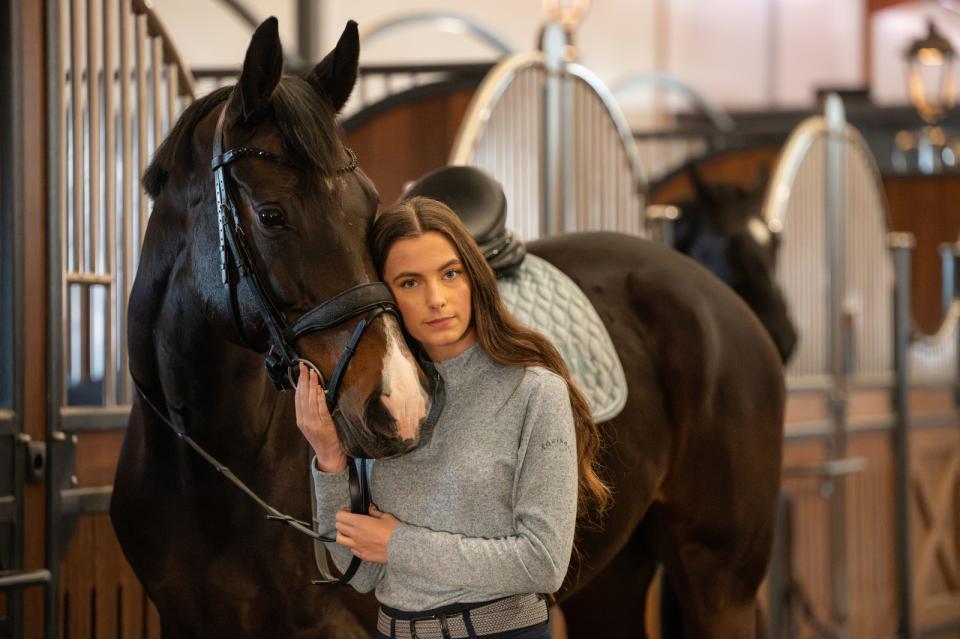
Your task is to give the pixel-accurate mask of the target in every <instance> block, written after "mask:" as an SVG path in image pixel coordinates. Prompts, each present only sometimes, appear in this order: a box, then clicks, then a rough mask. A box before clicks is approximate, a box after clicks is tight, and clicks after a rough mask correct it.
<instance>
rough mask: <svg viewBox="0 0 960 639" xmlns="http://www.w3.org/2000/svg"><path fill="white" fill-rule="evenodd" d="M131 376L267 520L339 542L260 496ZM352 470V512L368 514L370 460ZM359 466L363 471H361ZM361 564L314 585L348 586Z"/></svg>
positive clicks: (174, 427)
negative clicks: (171, 416)
mask: <svg viewBox="0 0 960 639" xmlns="http://www.w3.org/2000/svg"><path fill="white" fill-rule="evenodd" d="M130 377H131V378H132V379H133V385H134V387H135V388H136V389H137V394H138V395H140V398H141V399H143V401H144V402H146V404H147V406H149V407H150V409H151V410H152V411H153V413H154V414H155V415H156V416H157V417H159V418H160V420H161V421H162V422H163V423H164V424H166V425H167V426H169V427H170V430H172V431H173V432H174V434H175V435H176V436H177V437H178V438H180V440H181V441H183V442H184V443H186V444H187V446H189V447H190V448H191V449H193V451H194V452H196V453H197V454H198V455H200V457H201V458H203V460H204V461H206V462H207V463H208V464H210V465H211V466H213V468H214V470H216V471H217V472H218V473H220V474H221V475H223V476H224V477H225V478H226V479H227V481H229V482H230V483H231V484H233V485H234V486H236V487H237V488H239V489H240V492H242V493H243V494H245V495H246V496H247V497H249V498H250V499H251V500H252V501H253V502H254V503H255V504H256V505H257V506H259V507H260V509H261V510H263V511H264V512H265V513H266V518H267V519H268V520H271V521H279V522H281V523H284V524H287V525H288V526H290V527H291V528H293V529H294V530H296V531H297V532H298V533H300V534H302V535H306V536H307V537H310V538H311V539H313V540H314V541H320V542H325V543H336V541H337V539H336V537H327V536H326V535H321V534H320V533H318V532H317V531H315V530H314V529H313V526H312V525H311V524H309V523H307V522H305V521H301V520H299V519H297V518H296V517H292V516H290V515H285V514H283V513H282V512H280V511H279V510H277V509H276V508H274V507H273V506H271V505H270V504H268V503H267V502H266V501H264V500H263V498H262V497H260V495H258V494H257V493H256V492H254V491H253V489H252V488H250V487H249V486H247V485H246V484H245V483H243V481H241V480H240V478H239V477H237V476H236V475H235V474H234V472H233V471H232V470H230V469H229V468H228V467H227V466H225V465H224V464H222V463H220V461H219V460H218V459H217V458H216V457H214V456H213V455H211V454H210V453H208V452H207V451H206V450H205V449H204V448H203V446H201V445H200V444H198V443H197V442H196V440H194V439H193V438H192V437H190V436H189V435H187V433H186V432H184V431H183V429H182V428H179V427H178V426H177V425H176V424H174V423H173V420H172V419H171V418H170V417H169V416H168V415H165V414H164V413H163V412H162V411H161V410H160V409H159V408H158V407H157V405H156V404H155V403H154V402H153V401H152V400H151V399H150V397H149V396H148V395H147V393H146V391H145V390H144V389H143V386H142V385H141V384H140V380H138V379H137V378H136V377H135V376H134V375H133V373H132V372H131V373H130ZM347 467H348V468H349V478H350V510H351V512H354V513H358V512H366V511H365V510H361V509H363V508H365V507H366V508H369V505H370V487H369V483H368V481H367V472H366V470H367V460H366V459H358V460H355V459H350V460H349V461H348V463H347ZM358 467H359V468H358ZM359 565H360V560H359V559H357V558H356V557H354V558H353V560H351V562H350V566H349V567H348V568H347V571H346V572H345V573H343V575H342V576H341V577H340V578H339V579H338V578H334V577H331V576H329V574H328V575H325V578H324V579H320V580H314V581H311V583H313V584H317V585H326V584H338V585H346V584H347V583H348V582H349V581H350V579H351V578H353V575H354V574H355V573H356V571H357V568H358V567H359Z"/></svg>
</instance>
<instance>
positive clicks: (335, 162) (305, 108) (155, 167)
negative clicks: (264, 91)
mask: <svg viewBox="0 0 960 639" xmlns="http://www.w3.org/2000/svg"><path fill="white" fill-rule="evenodd" d="M232 91H233V87H232V86H227V87H221V88H219V89H216V90H214V91H213V92H211V93H209V94H208V95H206V96H204V97H202V98H200V99H199V100H196V101H195V102H193V103H192V104H191V105H190V106H189V107H187V109H186V110H185V111H184V112H183V114H182V115H181V116H180V118H179V119H178V120H177V123H176V124H175V125H174V127H173V129H172V130H171V131H170V133H169V134H168V135H167V137H166V138H165V139H164V141H163V143H162V144H161V145H160V147H159V148H158V149H157V151H156V153H155V154H154V156H153V159H152V160H151V162H150V165H149V166H148V167H147V170H146V171H144V172H143V180H142V184H143V188H144V190H145V191H146V192H147V194H148V195H149V196H150V197H151V198H152V199H154V200H155V199H157V197H158V196H159V195H160V192H161V191H162V190H163V186H164V185H165V184H166V182H167V180H168V179H169V177H170V174H171V173H172V172H173V170H174V167H177V168H179V169H180V170H182V171H186V172H189V171H192V170H193V169H194V168H195V167H194V166H193V153H192V152H191V150H192V149H191V145H190V139H191V136H192V135H193V130H194V128H195V127H196V126H197V124H198V123H199V122H200V121H201V120H202V119H203V118H204V117H206V116H207V114H209V113H210V111H212V110H213V109H214V108H215V107H216V106H217V105H219V104H221V103H222V102H224V101H226V100H227V98H229V97H230V93H231V92H232ZM327 102H328V101H327V100H326V99H323V98H321V97H320V95H319V94H318V93H317V91H316V90H315V89H314V88H313V87H312V86H311V85H310V84H309V83H308V82H307V81H306V80H304V79H303V78H298V77H294V76H286V77H284V78H283V79H282V80H281V81H280V83H279V84H278V85H277V88H276V90H275V91H274V92H273V96H272V97H271V99H270V106H271V108H272V112H273V113H272V115H273V116H274V118H273V119H274V123H275V124H276V126H277V129H278V130H279V131H280V136H281V139H282V141H283V148H284V153H285V154H286V155H287V156H288V159H290V160H291V161H292V162H293V163H294V164H296V165H298V166H302V167H304V168H307V169H308V170H314V171H317V172H319V174H321V175H331V174H332V173H333V172H334V170H335V167H337V166H339V165H340V164H342V163H343V160H342V158H341V154H342V152H341V150H340V149H341V146H342V145H341V142H340V138H339V135H338V127H337V124H336V120H335V117H336V116H335V114H334V112H333V110H332V109H331V108H330V106H329V105H328V103H327ZM266 115H269V113H267V114H264V117H265V116H266Z"/></svg>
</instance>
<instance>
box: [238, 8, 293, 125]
mask: <svg viewBox="0 0 960 639" xmlns="http://www.w3.org/2000/svg"><path fill="white" fill-rule="evenodd" d="M282 74H283V47H281V46H280V33H279V31H278V29H277V19H276V18H274V17H272V16H271V17H269V18H267V19H266V20H264V21H263V23H262V24H261V25H260V26H259V27H257V30H256V31H254V32H253V37H252V38H251V39H250V46H249V47H247V55H246V57H245V58H244V59H243V70H242V71H241V72H240V79H239V80H237V85H236V86H235V87H234V89H233V95H231V96H230V102H229V104H228V107H227V108H228V111H227V115H228V120H229V122H230V123H231V124H238V123H241V122H249V121H251V120H253V119H255V118H256V117H257V116H259V115H262V114H263V112H264V111H265V110H266V108H267V105H268V104H269V103H270V96H271V95H273V91H274V89H276V88H277V84H278V83H279V82H280V76H281V75H282Z"/></svg>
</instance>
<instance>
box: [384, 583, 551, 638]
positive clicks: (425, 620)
mask: <svg viewBox="0 0 960 639" xmlns="http://www.w3.org/2000/svg"><path fill="white" fill-rule="evenodd" d="M547 619H548V613H547V602H546V601H544V598H543V596H541V595H538V594H523V595H513V596H510V597H504V598H503V599H497V600H496V601H492V602H490V603H485V604H483V603H481V604H477V606H476V607H472V608H468V609H466V610H457V611H451V612H438V613H434V614H430V613H423V614H422V615H415V614H414V615H411V614H402V613H400V614H396V615H393V616H391V614H389V613H388V612H387V611H385V610H384V609H383V607H382V606H381V608H380V612H379V614H378V615H377V630H378V631H380V632H381V633H383V634H384V635H386V636H388V637H391V638H392V639H467V638H469V637H483V636H485V635H494V634H499V633H501V632H510V631H512V630H519V629H520V628H527V627H529V626H535V625H537V624H540V623H544V622H546V621H547Z"/></svg>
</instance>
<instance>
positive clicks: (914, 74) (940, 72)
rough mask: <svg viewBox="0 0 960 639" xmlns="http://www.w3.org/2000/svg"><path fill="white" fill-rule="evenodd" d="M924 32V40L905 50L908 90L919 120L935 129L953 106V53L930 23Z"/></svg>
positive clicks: (954, 88) (931, 22) (930, 22)
mask: <svg viewBox="0 0 960 639" xmlns="http://www.w3.org/2000/svg"><path fill="white" fill-rule="evenodd" d="M927 29H928V31H927V35H926V37H923V38H921V39H919V40H916V41H914V42H913V44H911V45H910V48H909V49H907V52H906V57H907V87H908V89H909V91H910V101H911V102H913V106H914V107H915V108H916V109H917V112H918V113H919V114H920V117H921V118H923V120H924V122H926V123H927V124H929V125H934V124H937V123H938V122H940V120H942V119H943V116H944V114H945V113H946V112H947V110H949V109H951V108H953V106H954V105H955V104H956V97H957V96H956V86H955V82H954V73H955V69H954V63H955V61H956V52H955V51H954V50H953V45H951V44H950V41H949V40H947V39H946V38H945V37H943V35H942V34H941V33H940V32H939V31H937V28H936V26H934V24H933V21H932V20H928V21H927Z"/></svg>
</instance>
